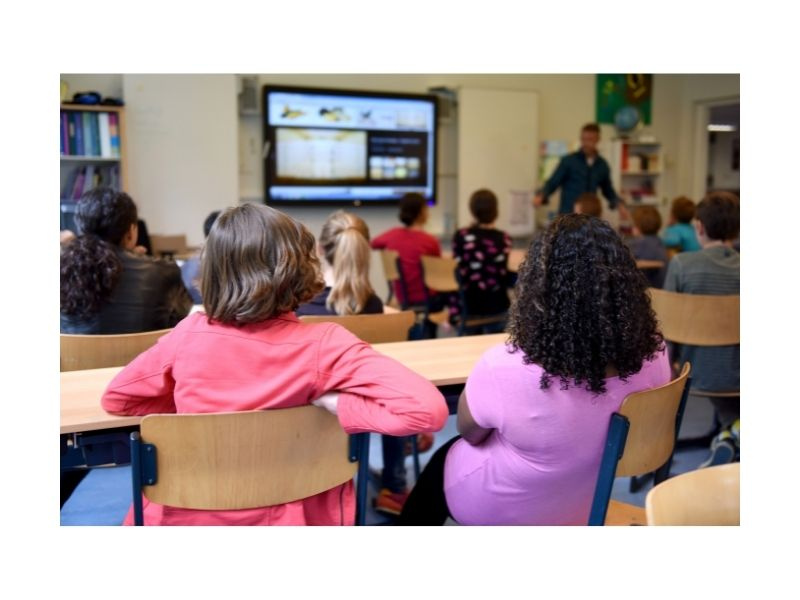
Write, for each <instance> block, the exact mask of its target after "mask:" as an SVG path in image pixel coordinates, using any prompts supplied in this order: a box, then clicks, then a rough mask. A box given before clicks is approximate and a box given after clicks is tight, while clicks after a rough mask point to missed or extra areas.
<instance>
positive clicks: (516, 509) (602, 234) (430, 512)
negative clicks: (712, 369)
mask: <svg viewBox="0 0 800 600" xmlns="http://www.w3.org/2000/svg"><path fill="white" fill-rule="evenodd" d="M647 285H648V284H647V280H646V279H645V278H644V276H643V275H642V274H641V272H640V271H639V270H638V269H637V268H636V263H635V261H634V259H633V256H632V255H631V253H630V251H629V250H628V248H627V247H626V246H625V245H624V243H623V242H622V240H621V239H620V237H619V236H618V235H617V234H616V233H615V232H614V231H613V230H612V229H611V227H609V225H608V224H607V223H605V222H604V221H602V220H601V219H598V218H596V217H591V216H588V215H578V214H567V215H562V216H560V217H558V218H557V219H556V220H555V221H554V222H553V223H552V224H551V225H550V227H549V228H548V229H547V230H546V231H545V232H544V234H543V235H542V236H541V237H540V238H538V239H537V240H536V241H535V242H534V243H533V245H532V246H531V248H530V249H529V250H528V256H527V258H526V260H525V262H524V264H523V266H522V269H521V271H520V273H519V279H518V283H517V298H516V301H515V303H514V305H513V306H512V308H511V311H510V325H509V333H510V340H509V341H508V342H507V343H506V344H501V345H498V346H496V347H494V348H491V349H489V350H488V351H487V352H486V353H485V354H484V355H483V357H482V358H481V359H480V361H479V362H478V364H477V365H476V366H475V369H474V370H473V371H472V373H471V374H470V376H469V379H468V380H467V384H466V387H465V390H464V393H463V394H462V395H461V398H460V401H459V406H458V431H459V433H460V434H461V436H459V437H456V438H454V439H453V440H450V442H448V443H447V444H445V445H444V446H443V447H442V448H441V449H440V450H438V451H437V453H436V454H434V456H433V457H431V460H430V462H429V463H428V465H427V467H426V468H425V471H424V472H423V473H422V474H421V476H420V479H419V481H418V482H417V485H416V487H415V488H414V490H413V491H412V492H411V495H410V496H409V498H408V500H407V501H406V504H405V506H404V508H403V512H402V514H401V516H400V519H399V521H398V523H399V524H404V525H441V524H442V523H444V521H445V520H446V519H447V517H452V518H453V519H455V520H456V521H458V522H459V523H461V524H464V525H586V524H587V522H588V519H589V510H590V506H591V502H592V496H593V493H594V488H595V484H596V482H597V475H598V471H599V468H600V458H601V455H602V452H603V446H604V443H605V439H606V435H607V433H608V425H609V421H610V417H611V414H612V413H613V412H615V411H617V410H619V407H620V405H621V404H622V401H623V400H624V398H625V397H626V396H627V395H629V394H632V393H634V392H638V391H641V390H645V389H648V388H653V387H658V386H661V385H664V384H665V383H667V382H668V381H669V380H670V368H669V361H668V358H667V355H666V353H665V351H664V343H663V339H662V336H661V334H660V333H659V331H658V329H657V325H656V320H655V315H654V313H653V311H652V309H651V307H650V299H649V296H648V295H647Z"/></svg>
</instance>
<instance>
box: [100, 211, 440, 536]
mask: <svg viewBox="0 0 800 600" xmlns="http://www.w3.org/2000/svg"><path fill="white" fill-rule="evenodd" d="M201 287H202V296H203V302H204V307H205V313H195V314H192V315H190V316H189V317H187V318H186V319H184V320H183V321H181V322H180V323H179V324H178V325H177V326H176V327H175V329H173V331H172V332H171V333H169V334H168V335H166V336H164V337H163V338H161V339H160V340H159V342H158V343H157V344H156V345H155V346H154V347H153V348H151V349H150V350H148V351H146V352H144V353H143V354H141V355H139V356H138V357H137V358H136V359H134V360H133V361H132V362H131V363H130V364H129V365H128V366H127V367H125V369H123V370H122V371H121V372H120V373H119V374H118V375H117V376H116V377H115V378H114V380H113V381H112V382H111V383H110V384H109V386H108V389H107V390H106V391H105V393H104V395H103V398H102V405H103V408H104V409H105V410H107V411H108V412H110V413H113V414H121V415H146V414H150V413H211V412H229V411H245V410H268V409H272V408H288V407H293V406H303V405H307V404H317V405H319V406H323V407H325V408H326V409H328V410H330V411H331V412H333V413H334V414H337V415H338V418H339V422H340V423H341V425H342V428H343V429H344V430H345V431H346V432H348V433H358V432H365V431H375V432H379V433H385V434H389V435H395V436H402V435H409V434H415V433H418V432H423V431H426V432H429V431H437V430H439V429H441V428H442V426H443V425H444V422H445V420H446V419H447V406H446V404H445V402H444V398H443V397H442V395H441V394H440V393H439V391H438V390H437V389H436V388H435V387H434V386H433V385H432V384H431V383H430V382H428V381H427V380H426V379H423V378H422V377H420V376H419V375H417V374H416V373H414V372H412V371H410V370H409V369H407V368H406V367H404V366H403V365H401V364H399V363H398V362H396V361H394V360H392V359H389V358H387V357H385V356H383V355H381V354H379V353H377V352H376V351H374V350H373V349H372V348H371V347H370V346H369V345H368V344H366V343H364V342H362V341H361V340H359V339H358V338H356V337H355V336H353V335H352V334H351V333H349V332H348V331H347V330H346V329H344V328H342V327H340V326H338V325H335V324H332V323H321V324H303V323H300V322H299V321H298V319H297V317H296V316H295V315H294V312H293V311H294V310H295V309H296V308H297V307H298V306H299V305H300V304H301V303H303V302H307V301H309V300H310V299H311V298H313V297H314V295H315V294H317V293H318V292H319V291H321V290H322V288H323V282H322V278H321V275H320V269H319V260H318V258H317V256H316V252H315V244H314V238H313V236H312V235H311V234H310V233H309V232H308V230H307V229H306V228H305V227H304V226H303V225H301V224H300V223H297V222H296V221H294V220H292V219H290V218H289V217H288V216H286V215H284V214H283V213H280V212H278V211H276V210H274V209H271V208H268V207H266V206H256V205H251V204H246V205H243V206H240V207H237V208H230V209H228V210H226V211H225V212H223V213H222V214H221V215H220V216H219V218H218V219H217V221H216V223H215V224H214V226H213V228H212V229H211V232H210V234H209V236H208V240H207V241H206V245H205V248H204V250H203V257H202V267H201ZM144 518H145V524H147V525H352V524H353V523H354V520H355V494H354V489H353V483H352V481H351V482H348V483H346V484H344V485H341V486H338V487H336V488H334V489H331V490H328V491H326V492H322V493H321V494H317V495H316V496H312V497H310V498H305V499H303V500H298V501H296V502H290V503H288V504H282V505H276V506H265V507H262V508H255V509H247V510H226V511H205V510H190V509H179V508H175V507H170V506H162V505H158V504H155V503H152V502H148V500H147V499H144ZM125 522H126V524H130V523H131V522H132V520H131V513H130V512H129V513H128V516H127V518H126V520H125Z"/></svg>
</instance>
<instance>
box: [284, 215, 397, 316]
mask: <svg viewBox="0 0 800 600" xmlns="http://www.w3.org/2000/svg"><path fill="white" fill-rule="evenodd" d="M319 254H320V256H321V258H322V260H321V263H322V276H323V279H324V281H325V288H324V289H323V290H322V291H321V292H320V293H319V294H317V295H316V296H314V298H312V299H311V301H310V302H307V303H305V304H301V305H300V307H299V308H298V309H297V311H296V312H297V314H298V315H359V314H364V313H382V312H383V302H381V299H380V298H378V296H376V295H375V291H374V290H373V289H372V284H370V282H369V259H370V249H369V228H368V227H367V224H366V223H365V222H364V221H363V219H361V218H359V217H357V216H355V215H352V214H350V213H347V212H345V211H343V210H339V211H336V212H335V213H333V214H332V215H331V216H329V217H328V218H327V220H326V221H325V223H324V224H323V226H322V233H321V235H320V236H319Z"/></svg>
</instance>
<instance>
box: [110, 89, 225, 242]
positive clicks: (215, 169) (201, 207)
mask: <svg viewBox="0 0 800 600" xmlns="http://www.w3.org/2000/svg"><path fill="white" fill-rule="evenodd" d="M235 86H236V81H235V78H234V76H233V75H124V76H123V92H124V95H125V104H126V107H127V108H126V113H127V121H128V142H127V150H128V181H129V184H128V187H129V192H130V194H131V196H132V197H133V199H134V201H135V202H136V204H137V206H138V207H139V213H140V215H141V216H142V218H143V219H144V220H145V221H146V222H147V226H148V230H149V231H150V232H151V233H156V234H176V233H185V234H186V236H187V240H188V242H189V244H190V245H199V244H200V243H202V241H203V221H204V220H205V218H206V216H207V215H208V214H209V213H210V212H211V211H213V210H218V209H221V208H225V207H226V206H234V205H236V204H237V203H238V176H237V145H238V139H237V124H236V120H237V109H236V87H235Z"/></svg>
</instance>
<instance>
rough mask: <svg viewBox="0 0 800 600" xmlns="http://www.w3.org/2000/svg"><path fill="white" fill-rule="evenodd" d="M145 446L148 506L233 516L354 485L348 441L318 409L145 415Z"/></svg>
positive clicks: (332, 418) (336, 424)
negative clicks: (149, 457) (151, 464)
mask: <svg viewBox="0 0 800 600" xmlns="http://www.w3.org/2000/svg"><path fill="white" fill-rule="evenodd" d="M141 435H142V442H143V443H146V444H154V445H155V446H156V464H157V469H158V479H157V481H156V483H155V485H151V486H144V487H143V490H142V491H143V493H144V495H145V497H146V498H148V499H149V500H151V501H153V502H158V503H160V504H166V505H168V506H175V507H179V508H191V509H197V510H238V509H246V508H257V507H261V506H272V505H274V504H285V503H287V502H293V501H295V500H300V499H302V498H308V497H310V496H314V495H316V494H319V493H321V492H324V491H325V490H329V489H331V488H334V487H336V486H337V485H340V484H342V483H345V482H347V481H349V480H351V479H352V478H353V476H354V475H355V473H356V469H357V467H358V463H354V462H350V461H349V460H348V442H349V436H348V435H347V434H346V433H345V432H344V430H343V429H342V427H341V425H339V420H338V419H337V417H336V416H334V415H332V414H331V413H329V412H328V411H327V410H325V409H323V408H319V407H316V406H310V405H309V406H300V407H297V408H286V409H275V410H264V411H247V412H235V413H212V414H182V415H148V416H146V417H144V419H142V423H141Z"/></svg>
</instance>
